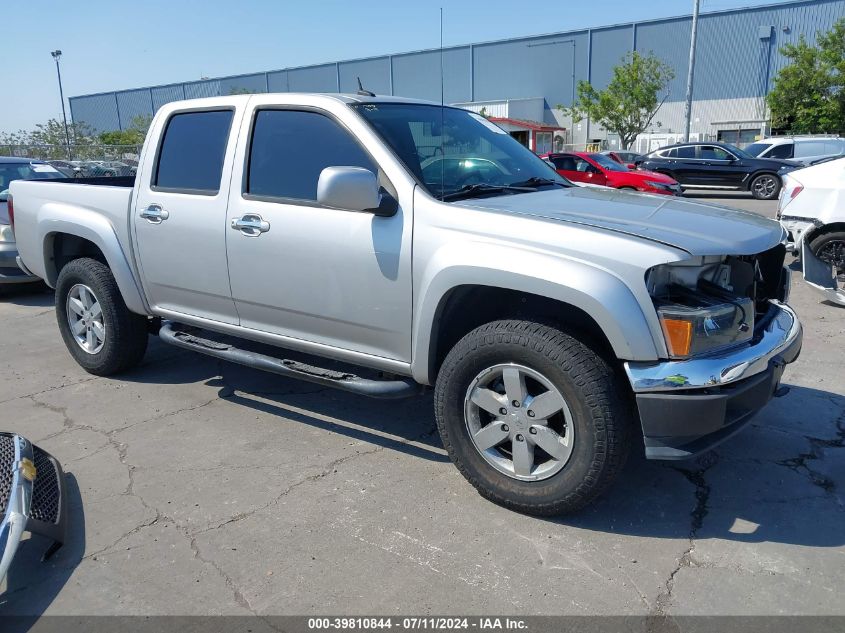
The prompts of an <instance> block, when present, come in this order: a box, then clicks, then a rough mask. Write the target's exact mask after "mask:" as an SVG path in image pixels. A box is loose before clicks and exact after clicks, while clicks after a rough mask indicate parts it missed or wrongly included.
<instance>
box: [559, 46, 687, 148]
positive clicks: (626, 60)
mask: <svg viewBox="0 0 845 633" xmlns="http://www.w3.org/2000/svg"><path fill="white" fill-rule="evenodd" d="M674 77H675V72H674V71H673V70H672V67H671V66H669V65H668V64H666V63H664V62H662V61H661V60H660V59H658V58H657V57H655V56H654V55H653V54H651V53H649V54H648V55H641V54H640V53H638V52H636V51H634V52H632V53H628V55H626V56H625V57H623V58H622V63H621V64H619V65H617V66H614V68H613V78H612V79H611V80H610V83H609V84H608V85H607V88H605V89H604V90H596V89H595V88H594V87H593V86H592V84H590V82H589V81H583V80H582V81H579V82H578V94H577V96H576V98H575V102H574V103H573V104H572V106H571V107H568V108H567V107H565V106H562V105H558V106H557V108H558V109H559V110H561V111H562V112H564V113H566V114H568V115H570V116H571V117H572V121H573V123H578V122H579V121H581V120H582V119H584V118H585V117H590V119H591V120H593V121H596V122H597V123H598V124H599V125H601V126H602V127H603V128H605V129H606V130H609V131H611V132H614V133H616V134H618V135H619V140H620V142H621V143H622V147H623V148H625V149H628V148H629V147H630V146H631V143H633V142H634V140H635V139H636V138H637V135H638V134H641V133H642V132H643V131H644V130H645V129H646V128H648V126H649V125H650V124H651V121H652V119H654V116H655V115H656V114H657V111H658V110H659V109H660V106H661V105H663V102H664V101H665V100H666V97H667V96H668V92H667V94H666V95H665V96H664V97H663V99H659V98H658V94H659V93H660V92H662V91H663V90H664V89H665V88H666V86H667V85H668V84H669V82H670V81H671V80H672V79H674Z"/></svg>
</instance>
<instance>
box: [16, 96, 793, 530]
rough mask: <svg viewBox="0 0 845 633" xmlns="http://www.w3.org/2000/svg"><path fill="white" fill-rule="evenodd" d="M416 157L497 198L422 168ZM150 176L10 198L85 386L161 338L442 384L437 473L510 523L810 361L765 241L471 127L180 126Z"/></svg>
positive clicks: (373, 119) (277, 113)
mask: <svg viewBox="0 0 845 633" xmlns="http://www.w3.org/2000/svg"><path fill="white" fill-rule="evenodd" d="M432 144H436V145H439V146H440V148H441V152H440V155H442V156H445V157H447V158H448V157H451V156H453V155H460V156H461V158H460V160H463V161H466V160H470V158H469V157H470V156H472V160H476V159H477V160H478V162H479V163H486V162H487V161H489V162H493V163H495V164H496V165H500V166H505V167H506V169H507V171H508V172H509V177H510V180H508V181H507V182H504V183H501V182H499V181H495V182H489V181H487V180H486V176H483V177H482V178H481V179H480V180H479V181H476V182H465V181H464V180H463V174H464V171H463V170H461V169H456V170H451V169H446V168H445V167H446V165H445V164H443V165H442V167H443V168H442V169H429V170H426V169H425V168H423V167H422V165H421V162H422V159H421V153H420V147H421V146H423V145H428V146H430V145H432ZM142 156H143V161H142V163H141V165H140V167H139V174H138V178H137V179H136V180H135V181H134V186H133V183H132V182H131V181H127V182H125V181H124V180H123V179H115V185H113V186H101V185H94V184H85V183H79V184H76V183H67V182H64V183H52V184H51V183H43V182H26V181H18V182H14V183H12V189H11V192H12V198H13V202H14V208H15V231H16V234H17V236H18V242H19V247H20V251H21V257H22V260H23V262H24V264H25V265H26V267H27V268H28V269H29V270H31V271H33V272H34V273H35V274H37V275H38V276H40V277H43V278H44V279H45V280H46V281H47V283H48V284H50V285H51V286H53V287H55V288H56V310H57V321H58V327H59V331H60V332H61V336H62V338H63V339H64V342H65V345H66V346H67V349H68V351H69V353H70V354H71V355H72V357H73V358H74V359H75V360H76V362H77V363H79V364H80V365H81V366H82V367H83V368H84V369H86V370H87V371H89V372H91V373H92V374H95V375H110V374H114V373H118V372H120V371H123V370H126V369H128V368H130V367H132V366H134V365H136V364H137V363H139V362H140V361H141V359H142V357H143V356H144V352H145V349H146V347H147V338H148V332H149V331H150V330H151V329H152V330H153V331H155V328H156V325H155V324H156V323H157V319H162V320H163V321H162V324H161V327H160V329H158V335H159V337H160V339H161V340H162V341H163V342H165V343H167V344H172V345H175V346H177V347H180V348H183V349H188V350H193V351H195V352H199V353H202V354H207V355H210V356H213V357H215V358H218V359H222V360H228V361H231V362H235V363H240V364H242V365H247V366H249V367H253V368H258V369H263V370H266V371H270V372H274V373H276V374H279V375H282V376H287V377H293V378H298V379H301V380H305V381H309V382H313V383H318V384H320V385H324V386H327V387H334V388H338V389H342V390H346V391H349V392H353V393H357V394H360V395H369V396H375V397H384V398H397V397H403V396H409V395H414V394H417V393H419V392H420V391H421V390H423V389H424V388H426V387H427V386H433V387H434V408H435V417H436V420H437V428H438V430H439V432H440V436H441V438H442V441H443V446H444V447H445V448H446V450H447V451H448V453H449V456H450V457H451V459H452V460H453V461H454V463H455V464H456V466H457V467H458V469H459V470H460V471H461V473H462V474H463V475H464V476H465V477H466V478H467V479H468V480H469V482H471V483H472V484H473V485H474V486H475V487H476V488H477V489H478V490H479V491H480V492H481V493H482V494H483V495H484V496H486V497H487V498H489V499H492V500H493V501H495V502H497V503H501V504H503V505H505V506H507V507H510V508H513V509H516V510H519V511H524V512H530V513H536V514H542V515H548V514H559V513H562V512H567V511H574V510H576V509H578V508H581V507H583V506H584V505H585V504H587V503H589V502H590V501H591V500H593V499H595V498H596V497H597V496H598V495H599V494H600V493H601V492H602V491H603V490H605V489H606V488H607V486H608V485H609V484H610V483H611V482H612V481H613V479H614V478H615V476H616V475H617V474H618V473H619V471H620V468H621V467H622V464H623V463H624V461H625V455H626V453H627V452H628V451H629V450H631V449H632V448H636V447H639V446H642V445H643V444H641V438H644V446H645V453H646V456H647V457H649V458H652V459H682V458H688V457H691V456H693V455H697V454H699V453H700V452H701V451H705V450H708V449H709V448H710V447H712V446H713V445H714V444H716V443H718V442H720V441H722V440H725V439H726V438H727V437H729V436H730V435H732V434H733V433H734V432H735V431H737V430H738V429H739V428H740V427H742V426H743V425H744V424H746V423H747V422H748V421H749V420H750V419H751V417H752V415H753V414H754V413H755V412H756V411H758V410H759V409H761V408H762V407H763V406H764V405H765V404H766V403H767V402H768V401H769V400H770V399H771V398H772V397H773V396H774V395H775V394H779V393H781V392H780V391H779V389H778V383H779V381H780V378H781V374H782V372H783V371H784V367H785V365H786V364H787V363H790V362H792V361H793V360H794V359H795V358H796V356H797V355H798V353H799V351H800V348H801V341H802V334H801V325H800V323H799V321H798V319H797V317H796V315H795V313H794V312H793V310H792V309H791V308H789V306H788V305H787V304H786V303H785V301H786V299H787V293H788V284H787V279H788V277H787V276H786V275H785V274H784V273H785V270H784V267H783V263H784V257H785V252H786V251H785V248H784V246H783V245H782V244H781V239H782V237H783V230H782V229H781V227H780V225H779V224H778V223H777V222H775V221H773V220H769V219H766V218H763V217H761V216H759V215H756V214H753V213H743V212H739V211H736V212H735V211H731V210H726V209H724V208H721V207H713V206H710V205H706V204H702V203H697V202H693V201H688V200H682V199H674V198H668V199H667V198H665V197H658V196H635V195H620V194H619V192H617V191H613V190H610V189H607V188H603V187H577V186H573V185H572V183H570V182H568V181H567V180H565V179H564V178H562V177H560V176H559V175H557V174H556V173H555V172H554V171H553V170H551V169H550V168H549V167H548V165H547V164H546V163H544V162H543V160H541V159H540V158H539V157H537V156H535V155H534V154H533V153H532V152H531V151H530V150H528V149H527V148H525V147H523V146H522V145H521V144H520V143H519V142H518V141H517V140H515V139H514V138H512V137H511V136H510V135H508V134H507V133H506V132H505V131H503V130H501V129H500V128H498V127H497V126H495V125H493V124H491V123H490V122H489V121H487V120H486V119H485V118H484V117H481V116H479V115H478V114H476V113H474V112H469V111H467V110H463V109H459V108H452V107H443V106H440V105H435V104H431V103H427V102H421V101H419V102H418V101H414V100H406V99H394V98H391V97H374V96H362V95H310V94H263V95H248V96H229V97H215V98H209V99H196V100H191V101H182V102H173V103H169V104H166V105H164V106H162V107H161V108H160V109H159V110H158V112H157V113H156V115H155V117H154V119H153V121H152V125H151V127H150V131H149V132H148V135H147V139H146V142H145V149H144V150H143V152H142ZM497 169H498V168H497ZM498 171H499V173H501V169H499V170H498ZM484 173H488V172H484ZM490 173H493V174H494V176H495V177H497V178H498V177H499V176H498V175H496V173H495V172H490ZM223 335H225V336H226V337H227V338H226V339H221V338H220V337H221V336H223ZM246 340H258V341H263V342H264V343H268V344H270V345H272V346H275V347H277V348H279V349H283V348H290V349H296V350H299V351H302V352H308V353H310V354H312V355H314V356H316V357H319V358H324V359H333V360H335V361H344V362H345V363H347V364H346V365H344V366H343V367H342V369H341V370H337V369H336V368H332V367H326V366H325V361H321V360H316V361H314V362H310V363H309V364H303V363H301V362H298V361H294V360H285V359H283V358H281V357H279V356H277V355H274V354H267V353H258V352H255V351H251V350H250V349H249V348H248V345H247V344H246V343H244V342H243V341H246ZM281 353H282V352H279V354H281ZM320 365H323V366H320ZM350 365H351V366H350ZM372 370H378V371H380V372H384V373H383V374H379V373H375V372H373V371H372ZM385 374H386V375H385ZM397 423H399V424H401V420H400V421H397ZM763 423H765V422H763ZM232 432H233V433H237V430H236V429H234V428H233V431H232ZM185 450H190V449H189V447H188V446H187V445H186V448H185ZM291 459H296V456H292V457H291Z"/></svg>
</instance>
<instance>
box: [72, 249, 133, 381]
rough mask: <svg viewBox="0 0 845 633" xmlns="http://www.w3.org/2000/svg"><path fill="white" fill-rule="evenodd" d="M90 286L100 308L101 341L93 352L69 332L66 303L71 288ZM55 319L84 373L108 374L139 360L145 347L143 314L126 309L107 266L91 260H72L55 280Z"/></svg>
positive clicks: (122, 369)
mask: <svg viewBox="0 0 845 633" xmlns="http://www.w3.org/2000/svg"><path fill="white" fill-rule="evenodd" d="M79 285H84V286H86V287H87V288H90V290H91V291H93V294H94V295H95V298H96V300H97V302H98V303H99V306H100V309H101V311H102V325H103V326H104V331H105V335H104V341H103V343H102V346H101V349H100V350H99V351H97V352H96V353H89V352H86V351H85V350H84V349H83V347H82V346H81V344H80V343H78V342H77V340H76V338H75V337H74V334H73V333H72V332H71V324H70V320H69V317H68V302H69V298H70V293H71V290H72V289H73V288H74V287H78V286H79ZM56 320H57V321H58V324H59V331H60V332H61V333H62V338H63V339H64V342H65V345H66V346H67V348H68V351H69V352H70V355H71V356H73V358H74V360H75V361H76V362H77V363H79V365H80V366H81V367H82V368H83V369H84V370H85V371H87V372H88V373H91V374H95V375H97V376H110V375H112V374H116V373H119V372H121V371H125V370H127V369H129V368H131V367H134V366H135V365H137V364H138V363H140V362H141V359H142V358H143V357H144V353H145V352H146V350H147V338H148V335H147V317H145V316H141V315H139V314H135V313H134V312H130V311H129V309H128V308H127V307H126V304H125V303H124V301H123V297H122V296H121V294H120V290H119V289H118V287H117V282H115V280H114V276H113V275H112V274H111V271H110V270H109V267H108V266H106V265H105V264H103V263H102V262H99V261H97V260H95V259H90V258H87V257H85V258H81V259H75V260H73V261H72V262H70V263H69V264H67V265H66V266H65V267H64V268H62V270H61V272H60V273H59V278H58V280H57V282H56Z"/></svg>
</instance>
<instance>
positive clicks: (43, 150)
mask: <svg viewBox="0 0 845 633" xmlns="http://www.w3.org/2000/svg"><path fill="white" fill-rule="evenodd" d="M140 153H141V146H140V145H101V144H93V143H92V144H86V145H71V146H70V147H68V146H67V145H65V144H56V145H0V156H14V157H16V158H31V159H33V160H61V161H117V162H127V164H137V163H138V156H139V155H140Z"/></svg>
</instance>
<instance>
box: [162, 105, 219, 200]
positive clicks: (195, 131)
mask: <svg viewBox="0 0 845 633" xmlns="http://www.w3.org/2000/svg"><path fill="white" fill-rule="evenodd" d="M233 116H234V110H232V109H221V110H208V111H198V112H179V113H177V114H174V115H173V116H172V117H170V120H169V121H168V122H167V128H166V129H165V131H164V135H163V138H162V141H161V145H160V147H159V153H158V158H157V160H156V166H155V170H154V172H153V179H152V183H151V187H152V189H153V190H154V191H166V192H171V193H193V194H201V195H216V194H217V193H218V192H219V191H220V182H221V179H222V176H223V159H224V157H225V154H226V145H227V142H228V140H229V130H230V128H231V126H232V117H233Z"/></svg>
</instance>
